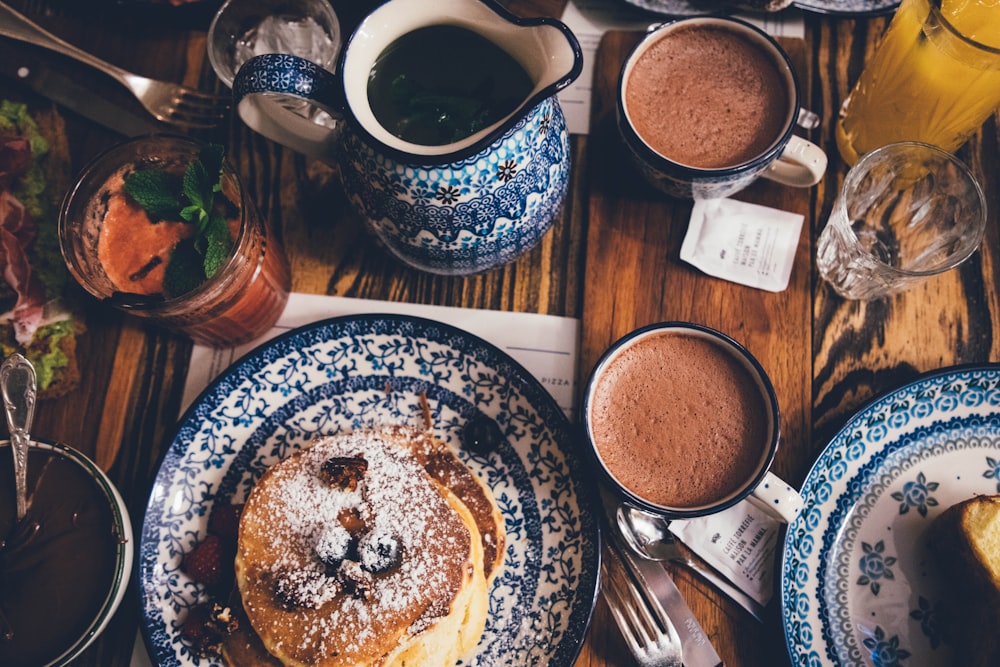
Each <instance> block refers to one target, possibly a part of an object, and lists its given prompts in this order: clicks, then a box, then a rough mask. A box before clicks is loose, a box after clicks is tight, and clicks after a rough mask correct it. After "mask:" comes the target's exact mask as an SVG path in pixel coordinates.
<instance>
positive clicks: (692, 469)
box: [588, 331, 768, 508]
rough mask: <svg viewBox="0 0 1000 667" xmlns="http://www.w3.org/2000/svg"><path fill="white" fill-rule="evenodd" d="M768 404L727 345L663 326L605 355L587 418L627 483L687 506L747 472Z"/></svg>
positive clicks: (758, 455)
mask: <svg viewBox="0 0 1000 667" xmlns="http://www.w3.org/2000/svg"><path fill="white" fill-rule="evenodd" d="M767 407H768V406H767V405H766V403H765V401H764V398H763V396H762V395H761V392H760V390H759V388H758V386H757V384H756V383H755V381H754V379H753V378H752V377H751V376H750V374H749V372H748V371H747V369H746V368H745V367H744V366H743V365H742V364H741V363H740V362H739V361H738V360H737V359H735V358H734V357H733V356H732V355H731V354H729V353H728V352H727V351H726V350H724V349H723V348H721V347H720V346H719V345H718V344H716V343H714V342H712V341H710V340H707V339H705V338H701V337H698V336H694V335H690V334H686V333H678V332H670V331H666V332H659V333H655V334H650V335H646V336H644V337H641V338H639V339H637V340H636V341H635V342H634V343H632V344H630V345H628V346H626V347H624V348H623V349H622V350H621V351H619V352H618V353H617V354H616V355H615V356H614V357H612V358H611V359H610V360H609V361H608V363H607V364H606V365H605V367H604V369H603V371H602V372H601V375H600V377H599V378H598V379H597V380H596V382H595V386H594V388H593V393H592V397H591V403H590V409H589V415H588V418H589V422H590V430H591V437H592V439H593V442H594V445H595V447H596V449H597V452H598V455H599V456H600V458H601V460H602V461H603V463H604V465H605V466H606V467H607V469H608V471H609V472H610V473H611V475H612V476H614V477H615V478H616V479H617V480H618V481H619V482H620V483H621V484H622V485H623V486H625V487H626V488H628V489H629V490H631V491H632V492H633V493H634V494H636V495H637V496H639V497H641V498H643V499H645V500H647V501H648V502H650V503H653V504H656V505H661V506H665V507H674V508H688V507H698V506H703V505H707V504H713V503H715V502H717V501H718V500H720V499H722V498H724V497H726V496H728V495H730V494H731V493H733V492H735V491H737V490H738V489H740V488H741V487H742V486H744V485H745V484H746V483H747V481H748V480H749V479H751V478H752V477H753V475H754V473H755V472H756V470H757V468H758V466H759V464H760V462H761V460H762V459H763V458H764V456H765V451H766V449H767V447H768V419H767Z"/></svg>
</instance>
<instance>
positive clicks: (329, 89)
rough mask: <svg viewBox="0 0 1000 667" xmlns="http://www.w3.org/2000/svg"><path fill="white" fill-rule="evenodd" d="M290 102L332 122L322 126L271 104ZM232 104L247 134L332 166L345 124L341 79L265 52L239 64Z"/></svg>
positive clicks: (302, 61) (297, 59)
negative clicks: (299, 102) (296, 101)
mask: <svg viewBox="0 0 1000 667" xmlns="http://www.w3.org/2000/svg"><path fill="white" fill-rule="evenodd" d="M276 95H282V96H285V97H293V98H297V99H300V100H303V101H304V102H307V103H308V104H310V105H312V106H314V107H317V108H319V109H321V110H323V111H325V112H326V113H328V114H330V116H331V117H333V118H334V119H335V120H336V127H335V128H331V127H329V126H327V125H321V124H319V123H316V122H314V121H312V120H310V119H309V118H306V117H304V116H302V115H299V114H298V113H296V112H295V111H293V110H291V109H289V108H287V107H286V106H285V105H283V104H281V103H280V101H278V100H276V99H275V96H276ZM233 105H234V106H235V107H236V112H237V113H238V114H239V116H240V118H241V119H242V120H243V122H244V123H246V125H247V127H249V128H250V129H251V130H253V131H255V132H257V133H258V134H261V135H263V136H265V137H267V138H268V139H271V140H272V141H275V142H277V143H279V144H281V145H282V146H286V147H288V148H291V149H292V150H294V151H297V152H299V153H303V154H305V155H308V156H309V157H313V158H317V159H320V160H323V161H324V162H329V163H332V162H333V161H334V160H335V156H336V150H337V144H338V143H339V138H340V130H341V129H342V127H343V124H344V109H345V108H346V106H347V105H346V103H345V101H344V95H343V87H342V86H341V85H340V77H339V76H337V75H335V74H332V73H330V72H328V71H327V70H325V69H323V68H322V67H320V66H319V65H317V64H316V63H314V62H312V61H310V60H306V59H305V58H300V57H299V56H293V55H290V54H286V53H265V54H263V55H259V56H254V57H253V58H251V59H250V60H248V61H246V62H245V63H243V66H242V67H240V69H239V71H238V72H237V73H236V77H235V78H234V79H233Z"/></svg>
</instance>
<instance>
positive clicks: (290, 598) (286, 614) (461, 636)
mask: <svg viewBox="0 0 1000 667" xmlns="http://www.w3.org/2000/svg"><path fill="white" fill-rule="evenodd" d="M505 540H506V534H505V532H504V528H503V521H502V517H501V516H500V512H499V510H498V508H497V506H496V503H495V501H494V499H493V497H492V495H491V493H490V492H489V491H488V490H487V489H486V488H485V487H484V486H483V485H482V484H481V483H480V482H479V480H478V479H477V478H476V477H475V476H474V475H473V474H472V473H471V471H469V469H468V468H467V467H466V466H465V465H464V464H463V463H462V462H461V461H460V460H459V459H458V458H457V457H456V456H455V455H454V454H453V453H452V452H451V451H450V450H449V449H448V448H447V446H446V445H444V444H443V443H442V442H440V441H438V440H437V439H435V438H434V437H433V436H432V435H431V434H429V433H427V432H424V431H420V430H417V429H412V428H408V427H400V426H393V427H388V428H384V429H378V430H366V431H357V432H354V433H350V434H346V435H339V436H332V437H327V438H321V439H318V440H316V441H315V442H313V443H312V444H311V445H310V446H309V447H308V448H307V449H303V450H302V451H300V452H298V453H296V454H294V455H292V456H290V457H289V458H287V459H285V460H284V461H282V462H280V463H278V464H276V465H274V466H272V467H271V468H270V469H268V470H267V471H266V472H265V474H264V475H263V476H262V477H261V479H260V480H259V481H258V482H257V484H256V485H255V486H254V488H253V490H252V491H251V493H250V496H249V498H248V499H247V502H246V506H245V507H244V509H243V513H242V516H241V519H240V527H239V544H238V550H237V556H236V580H237V588H236V590H235V591H234V596H238V598H239V599H234V600H233V601H232V603H233V608H234V611H235V612H236V613H237V614H238V616H242V618H240V621H241V623H240V624H239V625H240V627H239V630H237V632H235V633H234V634H232V635H230V636H229V637H227V638H226V640H225V644H224V647H223V655H224V657H225V659H226V661H227V662H228V663H229V664H230V665H233V666H234V667H235V666H246V665H322V666H333V665H380V666H383V665H384V666H388V665H399V666H403V665H405V666H406V667H415V666H420V665H426V666H428V667H430V666H431V665H454V664H455V663H456V662H457V661H458V660H459V659H460V658H461V657H463V656H464V655H466V654H467V653H469V652H470V651H471V650H472V649H473V648H475V646H476V645H477V644H478V642H479V639H480V637H481V636H482V633H483V630H484V628H485V624H486V614H487V608H488V596H489V587H490V583H491V582H492V580H493V578H495V577H496V575H497V573H498V572H499V570H500V568H501V566H502V563H503V553H504V544H505Z"/></svg>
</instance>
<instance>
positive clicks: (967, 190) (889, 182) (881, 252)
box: [816, 142, 986, 299]
mask: <svg viewBox="0 0 1000 667" xmlns="http://www.w3.org/2000/svg"><path fill="white" fill-rule="evenodd" d="M985 228H986V199H985V197H984V196H983V191H982V188H981V187H980V185H979V183H978V182H977V181H976V178H975V176H973V175H972V173H971V172H970V171H969V168H968V167H967V166H966V165H965V164H964V163H962V162H961V161H960V160H958V159H957V158H955V157H954V156H953V155H951V154H950V153H947V152H945V151H943V150H941V149H939V148H935V147H934V146H930V145H928V144H923V143H919V142H900V143H895V144H889V145H887V146H883V147H882V148H878V149H876V150H874V151H872V152H871V153H868V154H867V155H865V156H864V157H862V158H861V160H860V161H858V163H857V164H856V165H855V166H854V167H852V168H851V170H850V171H849V172H848V173H847V177H846V178H845V179H844V185H843V187H842V188H841V191H840V195H839V196H838V197H837V200H836V202H834V205H833V212H832V213H831V215H830V220H829V221H828V222H827V225H826V227H825V228H824V229H823V232H822V233H821V234H820V237H819V242H818V244H817V248H816V266H817V268H818V269H819V273H820V275H821V276H822V277H823V279H824V280H826V281H827V282H828V283H830V285H831V286H832V287H833V289H834V290H835V291H836V292H837V293H838V294H840V295H841V296H843V297H845V298H848V299H874V298H880V297H884V296H888V295H891V294H895V293H897V292H900V291H902V290H904V289H906V288H908V287H910V286H912V285H914V284H916V283H918V282H921V281H923V280H925V279H926V278H928V277H930V276H933V275H936V274H938V273H941V272H943V271H947V270H949V269H953V268H955V267H956V266H958V265H959V264H961V263H962V262H964V261H965V260H966V259H968V257H969V256H970V255H972V253H974V252H975V251H976V249H977V248H978V247H979V244H980V242H981V241H982V238H983V233H984V231H985Z"/></svg>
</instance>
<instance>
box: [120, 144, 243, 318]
mask: <svg viewBox="0 0 1000 667" xmlns="http://www.w3.org/2000/svg"><path fill="white" fill-rule="evenodd" d="M223 155H224V149H223V147H222V146H219V145H217V144H209V145H207V146H205V147H204V148H202V150H201V151H200V152H199V156H198V159H196V160H192V161H191V162H189V163H188V164H187V166H186V167H185V169H184V175H183V177H179V176H177V175H176V174H172V173H170V172H167V171H164V170H162V169H140V170H137V171H134V172H132V173H130V174H128V175H127V176H126V177H125V192H126V193H127V194H128V196H129V197H131V198H132V199H134V200H135V202H136V203H137V204H139V206H141V207H142V208H143V210H145V211H146V213H147V214H148V215H149V217H150V218H151V219H152V221H153V222H154V223H155V222H158V221H160V220H175V221H184V222H188V223H190V224H192V225H194V226H195V233H194V235H193V236H192V237H191V238H189V239H185V240H183V241H181V242H180V243H178V244H177V246H176V247H175V248H174V251H173V253H172V254H171V256H170V261H169V262H168V264H167V267H166V273H165V277H164V285H163V290H164V295H165V296H167V297H168V298H169V297H175V296H179V295H181V294H184V293H186V292H190V291H191V290H192V289H194V288H195V287H197V286H198V285H200V284H201V283H203V282H205V280H207V279H208V278H211V277H212V276H214V275H215V274H216V273H217V272H218V271H219V269H221V268H222V266H223V265H224V264H225V263H226V261H227V260H228V259H229V257H230V256H231V255H232V250H233V239H232V236H231V235H230V233H229V223H228V222H227V221H226V217H225V215H224V210H225V197H224V196H223V195H222V194H221V193H222V160H223Z"/></svg>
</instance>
